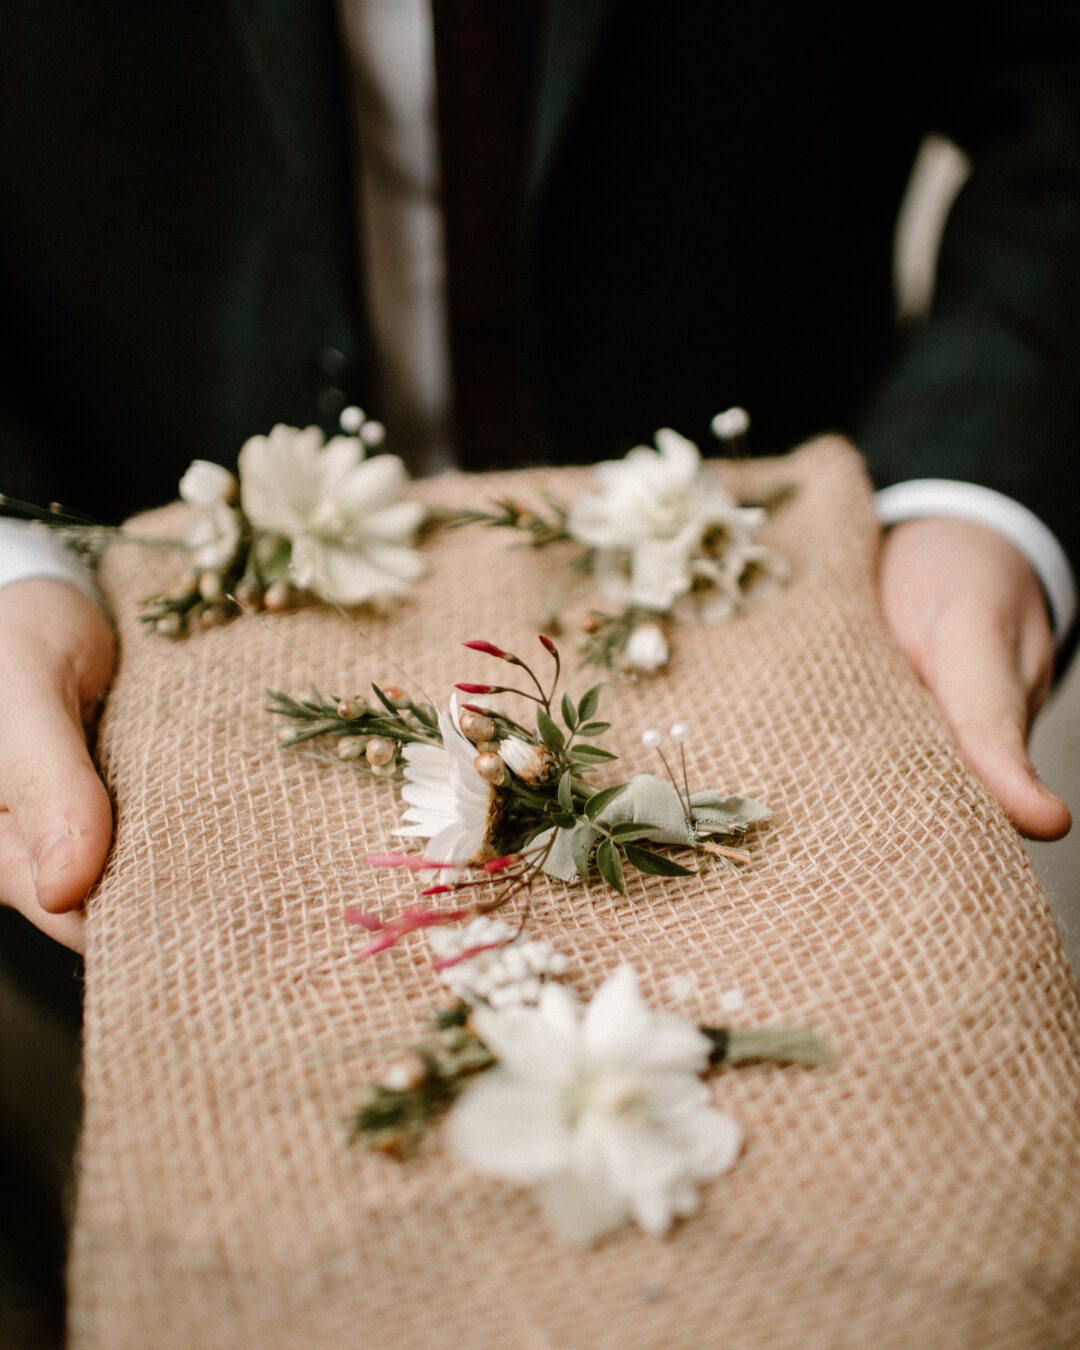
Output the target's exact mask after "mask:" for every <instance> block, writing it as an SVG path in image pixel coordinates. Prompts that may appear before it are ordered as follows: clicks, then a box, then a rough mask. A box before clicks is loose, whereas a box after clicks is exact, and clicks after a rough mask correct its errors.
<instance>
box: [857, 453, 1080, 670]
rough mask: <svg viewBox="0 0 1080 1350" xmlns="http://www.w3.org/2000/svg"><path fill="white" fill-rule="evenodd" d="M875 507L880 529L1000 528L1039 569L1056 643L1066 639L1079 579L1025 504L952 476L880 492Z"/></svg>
mask: <svg viewBox="0 0 1080 1350" xmlns="http://www.w3.org/2000/svg"><path fill="white" fill-rule="evenodd" d="M876 506H877V518H878V520H879V521H880V523H881V524H882V525H899V524H900V522H901V521H904V520H914V519H916V518H917V517H920V516H957V517H959V518H960V519H962V520H974V521H977V522H978V523H979V524H980V525H988V526H989V527H990V529H992V530H997V532H998V534H1002V535H1004V536H1005V538H1006V539H1008V540H1009V542H1010V543H1012V544H1015V545H1016V547H1017V548H1018V549H1019V550H1020V552H1021V553H1022V554H1023V555H1024V557H1025V558H1026V559H1027V560H1028V562H1029V563H1030V564H1031V565H1032V567H1033V568H1034V569H1035V573H1036V575H1037V576H1038V578H1039V580H1040V581H1041V582H1042V587H1043V590H1044V592H1045V593H1046V600H1047V604H1048V605H1049V607H1050V618H1051V621H1052V623H1053V628H1054V641H1055V642H1057V643H1058V644H1060V643H1061V642H1062V641H1063V640H1064V638H1065V636H1066V634H1067V633H1068V631H1069V629H1070V628H1071V627H1072V624H1073V620H1074V619H1075V618H1076V578H1075V577H1074V575H1073V570H1072V568H1071V567H1070V565H1069V560H1068V558H1067V557H1066V556H1065V550H1064V549H1063V548H1062V547H1061V545H1060V544H1059V543H1058V541H1057V538H1056V536H1055V535H1054V534H1053V533H1052V532H1051V531H1050V530H1049V529H1047V527H1046V526H1045V525H1044V524H1043V523H1042V521H1041V520H1040V519H1039V517H1038V516H1037V515H1035V514H1034V512H1032V511H1029V510H1028V509H1027V507H1026V506H1021V505H1020V503H1019V502H1017V501H1014V500H1013V499H1012V498H1011V497H1006V496H1005V495H1004V493H1001V492H995V491H994V490H993V488H987V487H981V486H980V485H979V484H977V483H957V482H954V481H953V480H952V479H949V478H916V479H912V480H911V481H910V482H907V483H896V484H894V485H893V486H892V487H887V488H882V490H881V491H880V492H879V493H878V494H877V497H876Z"/></svg>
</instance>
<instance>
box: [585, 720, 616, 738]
mask: <svg viewBox="0 0 1080 1350" xmlns="http://www.w3.org/2000/svg"><path fill="white" fill-rule="evenodd" d="M610 730H611V723H610V722H586V723H585V725H584V726H582V727H578V729H577V734H578V735H579V736H590V737H591V736H602V735H603V734H604V732H605V731H610Z"/></svg>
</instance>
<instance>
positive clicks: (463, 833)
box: [397, 694, 495, 868]
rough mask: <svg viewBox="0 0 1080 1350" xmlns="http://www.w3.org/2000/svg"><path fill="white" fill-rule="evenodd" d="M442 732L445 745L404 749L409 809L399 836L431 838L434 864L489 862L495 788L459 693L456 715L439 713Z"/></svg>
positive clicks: (427, 850) (427, 853)
mask: <svg viewBox="0 0 1080 1350" xmlns="http://www.w3.org/2000/svg"><path fill="white" fill-rule="evenodd" d="M439 734H440V735H441V736H442V745H417V744H413V745H407V746H406V747H405V749H404V750H403V751H402V756H403V758H404V760H405V779H406V782H405V786H404V787H403V788H402V789H401V796H402V799H403V800H404V801H406V802H408V804H409V806H408V810H406V812H405V814H404V816H403V820H404V821H405V824H403V825H402V826H401V827H400V829H398V830H397V833H398V834H400V835H412V836H414V837H418V838H421V839H426V840H427V841H428V842H427V844H426V845H425V847H424V857H425V858H429V859H431V861H432V864H433V865H437V864H439V863H447V864H451V865H452V866H453V867H454V868H457V867H460V866H461V865H463V864H464V863H467V862H469V861H472V860H476V861H483V859H484V856H485V854H486V849H485V844H486V841H487V836H488V827H489V822H490V817H491V812H492V807H493V805H494V800H495V790H494V788H493V787H492V786H491V784H490V783H488V782H487V781H486V780H485V779H483V778H481V777H480V775H479V774H478V773H477V772H476V767H475V763H474V761H475V759H476V746H475V745H473V743H472V741H470V740H469V739H468V738H467V737H466V736H465V735H463V733H462V731H461V727H460V723H459V720H458V703H457V695H456V694H454V695H453V696H452V698H451V700H450V711H449V712H448V713H447V712H440V713H439Z"/></svg>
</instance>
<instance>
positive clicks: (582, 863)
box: [570, 823, 595, 881]
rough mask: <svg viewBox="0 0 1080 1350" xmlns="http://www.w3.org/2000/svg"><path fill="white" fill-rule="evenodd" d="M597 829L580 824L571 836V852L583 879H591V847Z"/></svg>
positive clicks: (578, 872)
mask: <svg viewBox="0 0 1080 1350" xmlns="http://www.w3.org/2000/svg"><path fill="white" fill-rule="evenodd" d="M594 833H595V831H593V830H592V828H591V827H590V826H588V825H586V824H584V823H582V824H580V825H578V827H577V828H576V829H575V830H574V832H573V833H572V834H571V836H570V854H571V857H572V858H573V860H574V867H575V868H576V870H577V874H578V876H579V877H580V878H581V879H582V881H588V879H589V849H590V848H591V846H592V839H593V834H594Z"/></svg>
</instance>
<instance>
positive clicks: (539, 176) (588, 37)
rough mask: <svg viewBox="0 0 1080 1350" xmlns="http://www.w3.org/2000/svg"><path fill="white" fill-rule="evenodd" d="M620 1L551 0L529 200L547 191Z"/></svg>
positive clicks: (545, 29)
mask: <svg viewBox="0 0 1080 1350" xmlns="http://www.w3.org/2000/svg"><path fill="white" fill-rule="evenodd" d="M614 8H615V0H548V3H547V5H546V6H545V9H546V13H545V14H544V18H543V28H542V31H541V35H540V72H539V78H538V81H537V90H536V105H535V109H534V114H533V134H532V142H531V146H530V151H529V163H528V170H527V174H526V199H527V200H530V201H531V200H535V198H536V196H537V195H538V194H539V192H540V191H541V190H542V188H543V186H544V183H545V181H546V179H547V176H548V173H549V172H550V170H551V166H552V164H553V162H554V160H555V156H556V154H557V152H558V148H559V143H560V141H561V140H562V136H563V133H564V132H565V130H566V127H567V125H568V123H569V121H570V116H571V114H572V112H573V110H574V106H575V104H576V102H577V99H578V96H579V94H580V91H581V89H582V86H583V85H584V83H585V80H586V77H587V76H588V73H589V68H590V66H591V65H592V61H593V57H594V55H595V53H596V49H597V46H598V44H599V42H600V39H601V37H602V36H603V34H604V31H605V29H606V27H607V23H608V20H609V18H610V16H611V13H612V11H613V10H614Z"/></svg>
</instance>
